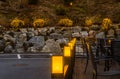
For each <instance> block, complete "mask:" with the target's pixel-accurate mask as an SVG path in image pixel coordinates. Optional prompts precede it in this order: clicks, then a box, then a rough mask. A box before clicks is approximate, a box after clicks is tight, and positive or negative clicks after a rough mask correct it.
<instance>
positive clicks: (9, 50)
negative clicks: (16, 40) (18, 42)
mask: <svg viewBox="0 0 120 79" xmlns="http://www.w3.org/2000/svg"><path fill="white" fill-rule="evenodd" d="M4 53H13V47H12V46H11V45H8V46H6V47H5V49H4Z"/></svg>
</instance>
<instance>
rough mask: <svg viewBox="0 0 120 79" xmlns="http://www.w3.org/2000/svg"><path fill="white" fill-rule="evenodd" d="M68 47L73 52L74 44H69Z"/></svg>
mask: <svg viewBox="0 0 120 79" xmlns="http://www.w3.org/2000/svg"><path fill="white" fill-rule="evenodd" d="M68 46H70V48H71V50H73V46H74V45H73V43H71V42H70V43H68Z"/></svg>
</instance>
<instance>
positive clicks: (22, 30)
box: [20, 28, 28, 33]
mask: <svg viewBox="0 0 120 79" xmlns="http://www.w3.org/2000/svg"><path fill="white" fill-rule="evenodd" d="M20 32H21V33H27V32H28V31H27V29H26V28H20Z"/></svg>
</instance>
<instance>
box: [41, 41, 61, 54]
mask: <svg viewBox="0 0 120 79" xmlns="http://www.w3.org/2000/svg"><path fill="white" fill-rule="evenodd" d="M41 52H51V53H53V54H60V53H61V52H62V49H61V47H60V45H59V43H57V42H55V41H54V40H53V39H48V40H47V41H46V45H45V46H44V47H43V49H42V51H41Z"/></svg>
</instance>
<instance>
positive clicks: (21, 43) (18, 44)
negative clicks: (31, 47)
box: [15, 42, 23, 49]
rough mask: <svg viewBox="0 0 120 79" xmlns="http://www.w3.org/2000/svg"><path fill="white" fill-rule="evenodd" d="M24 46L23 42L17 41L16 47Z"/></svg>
mask: <svg viewBox="0 0 120 79" xmlns="http://www.w3.org/2000/svg"><path fill="white" fill-rule="evenodd" d="M22 47H23V42H17V43H16V46H15V48H16V49H17V48H22Z"/></svg>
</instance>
